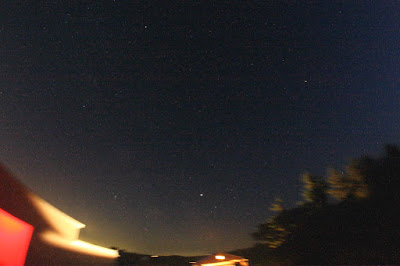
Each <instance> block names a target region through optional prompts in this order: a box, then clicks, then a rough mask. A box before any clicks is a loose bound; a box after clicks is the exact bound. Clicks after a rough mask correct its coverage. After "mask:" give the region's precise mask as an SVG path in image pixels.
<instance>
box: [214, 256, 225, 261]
mask: <svg viewBox="0 0 400 266" xmlns="http://www.w3.org/2000/svg"><path fill="white" fill-rule="evenodd" d="M215 258H216V259H217V260H224V259H225V256H222V255H216V256H215Z"/></svg>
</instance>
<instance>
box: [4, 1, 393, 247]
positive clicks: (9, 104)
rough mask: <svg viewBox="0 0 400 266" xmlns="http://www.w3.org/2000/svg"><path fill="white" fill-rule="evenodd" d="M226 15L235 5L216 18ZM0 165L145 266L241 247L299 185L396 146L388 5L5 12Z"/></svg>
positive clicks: (117, 6) (108, 6)
mask: <svg viewBox="0 0 400 266" xmlns="http://www.w3.org/2000/svg"><path fill="white" fill-rule="evenodd" d="M233 2H234V3H233ZM2 8H3V9H4V10H5V11H7V13H8V14H10V16H9V17H4V18H2V20H1V25H0V38H1V42H0V43H1V46H0V75H1V76H0V77H1V78H0V107H1V108H0V125H1V131H0V145H1V149H0V160H1V162H2V163H3V164H5V165H6V166H7V167H8V168H9V169H10V170H11V171H12V172H13V173H14V174H15V175H16V176H17V177H18V178H19V179H20V180H21V181H22V182H23V183H25V184H26V185H27V186H28V187H30V188H31V189H32V190H33V191H34V192H35V193H37V194H38V195H40V196H41V197H43V198H44V199H45V200H47V201H49V202H50V203H51V204H53V205H54V206H56V207H57V208H59V209H60V210H62V211H63V212H65V213H67V214H69V215H71V216H72V217H74V218H76V219H77V220H79V221H81V222H82V223H84V224H86V228H85V229H83V230H82V232H81V238H82V239H83V240H86V241H89V242H93V243H95V244H98V245H103V246H106V247H110V246H117V247H119V248H122V249H125V250H128V251H132V252H140V253H147V254H183V255H187V254H205V253H211V252H220V251H230V250H234V249H237V248H244V247H250V246H252V245H253V244H254V243H255V242H254V241H253V240H252V239H251V238H250V236H249V233H251V232H252V231H253V230H254V228H255V226H256V225H257V224H259V223H261V222H264V221H265V220H266V219H267V218H268V217H269V215H271V213H270V212H269V211H268V206H269V204H270V203H271V202H272V201H273V200H274V198H276V197H281V198H282V199H283V200H284V201H285V202H286V204H287V206H289V207H290V206H294V205H295V204H296V202H297V201H299V200H301V197H300V195H299V191H300V189H301V184H300V182H299V176H300V174H302V173H303V172H305V171H311V172H313V173H316V174H321V175H322V174H324V173H325V169H326V168H327V167H329V166H333V167H338V168H340V167H341V166H343V165H344V164H345V163H346V161H347V160H348V159H349V158H352V157H357V156H360V155H361V154H371V155H375V154H377V153H378V152H379V151H380V150H381V148H382V146H383V144H385V143H398V138H399V125H400V113H399V108H398V106H399V102H400V101H399V100H400V93H399V80H400V79H399V78H400V75H399V73H400V72H399V70H400V65H399V62H400V52H399V49H398V43H400V34H399V31H398V29H399V28H400V25H399V24H400V23H399V22H400V21H399V18H400V17H399V16H398V14H399V11H400V10H399V7H398V5H397V4H396V3H395V2H394V1H376V2H370V1H368V2H358V3H348V2H347V1H215V2H213V3H211V2H210V1H174V2H168V3H162V1H160V2H154V1H129V3H128V1H112V0H109V1H86V2H82V1H67V2H65V1H42V2H40V3H33V2H32V3H30V2H26V1H25V2H18V1H6V3H5V4H4V5H3V7H2Z"/></svg>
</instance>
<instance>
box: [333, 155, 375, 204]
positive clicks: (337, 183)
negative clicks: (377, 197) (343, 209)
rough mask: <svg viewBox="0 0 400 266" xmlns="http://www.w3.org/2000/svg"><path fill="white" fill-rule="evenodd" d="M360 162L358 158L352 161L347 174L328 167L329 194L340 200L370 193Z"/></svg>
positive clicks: (361, 197) (352, 198)
mask: <svg viewBox="0 0 400 266" xmlns="http://www.w3.org/2000/svg"><path fill="white" fill-rule="evenodd" d="M358 164H359V162H358V161H357V160H352V161H350V163H349V165H347V167H346V172H345V174H342V173H339V172H338V171H336V170H335V169H328V184H329V189H328V194H330V195H331V196H332V197H334V198H335V199H338V200H354V199H363V198H366V197H367V196H368V194H369V191H368V186H367V184H366V182H365V177H364V176H363V175H362V174H361V171H360V169H359V167H358Z"/></svg>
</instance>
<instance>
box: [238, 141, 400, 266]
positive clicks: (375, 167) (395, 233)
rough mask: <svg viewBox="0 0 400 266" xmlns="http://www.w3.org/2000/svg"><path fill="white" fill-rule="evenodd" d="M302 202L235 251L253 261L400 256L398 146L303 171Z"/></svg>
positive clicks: (366, 260)
mask: <svg viewBox="0 0 400 266" xmlns="http://www.w3.org/2000/svg"><path fill="white" fill-rule="evenodd" d="M303 182H304V190H303V191H302V193H303V194H302V195H303V198H304V200H303V202H302V203H300V204H299V205H297V206H296V207H294V208H290V209H286V208H285V206H284V203H283V202H282V200H280V199H277V200H276V201H275V202H274V203H273V204H272V205H271V207H270V210H272V211H274V212H275V213H276V214H275V215H274V216H273V217H271V218H270V219H268V220H267V221H266V222H265V223H262V224H260V225H258V227H257V230H256V231H255V232H254V233H252V236H253V238H254V239H255V240H257V241H260V242H259V243H258V244H257V245H256V246H254V247H253V248H249V249H243V250H238V251H236V252H235V253H236V254H238V255H242V256H245V257H248V258H249V259H250V260H251V261H252V262H253V263H293V264H360V263H361V264H395V263H398V262H400V222H399V219H400V149H399V148H398V147H397V146H393V145H387V146H386V148H385V153H384V154H383V155H382V156H380V157H378V158H371V157H368V156H363V157H361V158H358V159H354V160H351V161H350V162H349V164H348V165H347V166H346V167H345V170H344V171H337V170H335V169H328V173H327V176H326V177H325V178H324V177H320V176H315V175H311V174H309V173H306V174H304V175H303Z"/></svg>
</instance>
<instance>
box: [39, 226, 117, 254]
mask: <svg viewBox="0 0 400 266" xmlns="http://www.w3.org/2000/svg"><path fill="white" fill-rule="evenodd" d="M41 237H42V239H43V240H45V241H46V242H47V243H49V244H52V245H54V246H57V247H59V248H63V249H67V250H71V251H74V252H80V253H85V254H89V255H95V256H101V257H107V258H117V257H118V256H119V254H118V251H117V250H114V249H108V248H104V247H100V246H97V245H93V244H90V243H87V242H83V241H81V240H69V239H65V238H63V237H62V236H60V235H58V234H57V233H54V232H50V231H46V232H43V233H41Z"/></svg>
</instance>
